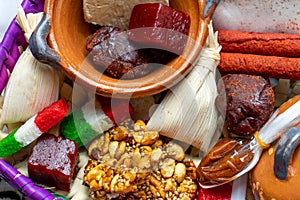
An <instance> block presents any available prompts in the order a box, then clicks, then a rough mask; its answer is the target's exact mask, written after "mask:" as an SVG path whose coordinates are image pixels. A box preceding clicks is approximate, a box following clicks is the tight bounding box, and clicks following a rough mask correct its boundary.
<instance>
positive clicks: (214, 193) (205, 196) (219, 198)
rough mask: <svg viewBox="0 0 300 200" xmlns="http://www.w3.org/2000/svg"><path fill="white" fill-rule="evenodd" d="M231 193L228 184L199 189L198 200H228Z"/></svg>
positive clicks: (230, 187)
mask: <svg viewBox="0 0 300 200" xmlns="http://www.w3.org/2000/svg"><path fill="white" fill-rule="evenodd" d="M231 191H232V186H231V185H230V184H229V183H227V184H224V185H221V186H218V187H215V188H208V189H204V188H201V187H200V191H199V195H198V200H230V199H231Z"/></svg>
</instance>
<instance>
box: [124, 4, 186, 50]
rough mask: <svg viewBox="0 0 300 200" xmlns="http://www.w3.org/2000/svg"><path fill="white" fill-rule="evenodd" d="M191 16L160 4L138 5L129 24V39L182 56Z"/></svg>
mask: <svg viewBox="0 0 300 200" xmlns="http://www.w3.org/2000/svg"><path fill="white" fill-rule="evenodd" d="M189 28H190V16H189V15H187V14H185V13H184V12H181V11H179V10H176V9H174V8H171V7H169V6H166V5H164V4H160V3H147V4H138V5H136V6H135V7H134V8H133V10H132V13H131V17H130V22H129V38H130V39H131V40H133V41H135V42H138V43H142V44H146V45H152V46H151V47H153V45H154V47H155V48H159V49H163V50H168V51H171V52H173V53H175V54H177V55H180V54H182V52H183V50H184V46H185V43H186V40H187V37H188V36H187V35H188V32H189Z"/></svg>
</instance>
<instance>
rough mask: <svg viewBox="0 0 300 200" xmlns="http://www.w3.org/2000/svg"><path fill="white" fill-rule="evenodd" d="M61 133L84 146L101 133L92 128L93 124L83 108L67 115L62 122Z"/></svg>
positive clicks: (79, 145)
mask: <svg viewBox="0 0 300 200" xmlns="http://www.w3.org/2000/svg"><path fill="white" fill-rule="evenodd" d="M60 129H61V133H62V135H63V136H64V137H66V138H68V139H70V140H73V141H75V142H76V143H77V144H78V147H82V146H84V145H85V144H87V143H88V142H90V141H91V140H92V139H94V138H95V137H96V136H98V135H99V133H97V132H96V131H94V130H93V129H92V126H91V125H90V124H88V123H87V122H86V121H85V119H84V117H83V113H82V111H81V110H78V111H75V112H74V113H72V114H70V115H68V116H67V117H65V118H64V119H63V120H62V121H61V124H60Z"/></svg>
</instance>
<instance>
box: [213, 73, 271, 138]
mask: <svg viewBox="0 0 300 200" xmlns="http://www.w3.org/2000/svg"><path fill="white" fill-rule="evenodd" d="M218 92H219V95H218V96H217V98H216V105H217V108H218V109H219V110H220V111H221V113H223V115H225V124H226V126H227V129H228V131H229V132H230V133H233V134H234V135H237V136H250V135H252V134H254V133H255V132H256V131H258V130H259V129H260V128H261V127H262V125H263V124H264V123H265V122H266V121H267V120H268V119H269V117H270V115H271V113H272V112H273V109H274V91H273V89H272V86H271V85H270V83H269V82H268V81H267V80H266V79H265V78H263V77H261V76H254V75H246V74H228V75H226V76H223V77H222V78H221V79H220V80H219V81H218Z"/></svg>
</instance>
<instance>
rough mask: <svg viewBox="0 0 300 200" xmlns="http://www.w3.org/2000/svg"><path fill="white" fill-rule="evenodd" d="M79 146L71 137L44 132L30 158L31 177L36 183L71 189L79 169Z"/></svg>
mask: <svg viewBox="0 0 300 200" xmlns="http://www.w3.org/2000/svg"><path fill="white" fill-rule="evenodd" d="M78 160H79V153H78V146H77V144H76V143H75V142H74V141H72V140H69V139H63V138H62V137H60V136H58V137H56V136H54V135H51V134H43V135H42V136H41V137H39V139H38V140H37V143H36V145H35V146H34V147H33V149H32V152H31V153H30V156H29V159H28V174H29V177H30V178H31V179H32V180H33V181H35V182H36V183H40V184H44V185H47V186H51V187H55V188H57V189H59V190H63V191H69V190H70V185H71V182H72V181H73V178H74V177H75V175H76V173H77V171H78V169H77V164H78Z"/></svg>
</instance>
